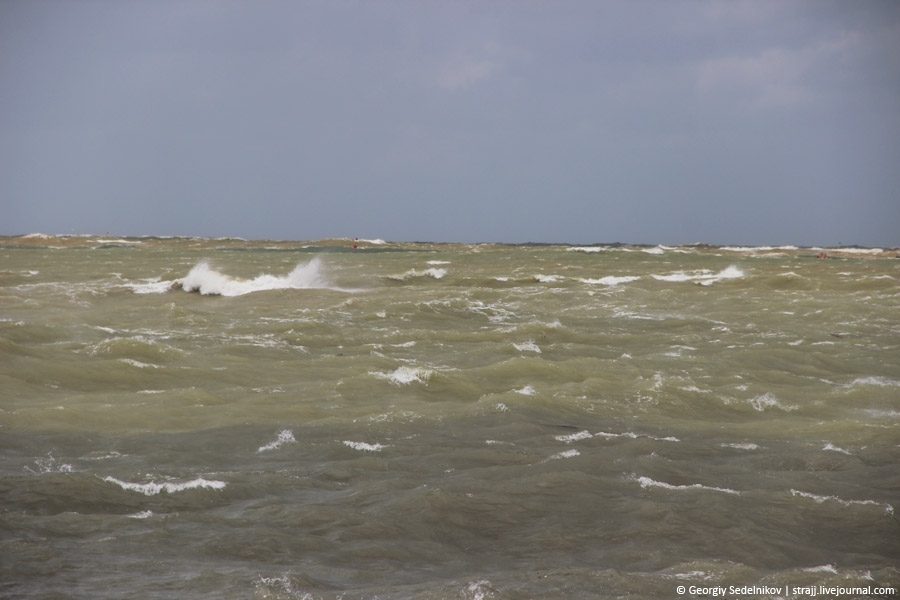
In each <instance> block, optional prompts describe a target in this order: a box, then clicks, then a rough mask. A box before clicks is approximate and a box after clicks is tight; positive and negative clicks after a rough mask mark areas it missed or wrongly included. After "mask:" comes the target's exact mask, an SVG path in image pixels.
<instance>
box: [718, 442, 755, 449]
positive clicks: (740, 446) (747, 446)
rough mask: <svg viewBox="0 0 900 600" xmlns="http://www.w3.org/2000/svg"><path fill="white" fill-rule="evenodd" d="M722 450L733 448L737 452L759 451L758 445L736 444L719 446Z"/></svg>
mask: <svg viewBox="0 0 900 600" xmlns="http://www.w3.org/2000/svg"><path fill="white" fill-rule="evenodd" d="M719 445H720V446H721V447H723V448H735V449H737V450H759V444H752V443H749V442H747V443H737V444H719Z"/></svg>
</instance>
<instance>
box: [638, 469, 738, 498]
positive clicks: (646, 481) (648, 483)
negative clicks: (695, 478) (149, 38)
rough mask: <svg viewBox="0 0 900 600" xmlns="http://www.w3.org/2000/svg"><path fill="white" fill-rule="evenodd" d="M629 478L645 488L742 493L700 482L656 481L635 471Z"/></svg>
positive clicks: (735, 494) (736, 494)
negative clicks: (638, 474)
mask: <svg viewBox="0 0 900 600" xmlns="http://www.w3.org/2000/svg"><path fill="white" fill-rule="evenodd" d="M629 479H631V480H632V481H637V482H638V483H639V484H641V487H642V488H644V489H646V488H649V487H658V488H663V489H666V490H679V491H682V490H709V491H712V492H721V493H723V494H732V495H734V496H740V495H741V492H739V491H737V490H732V489H729V488H720V487H713V486H708V485H702V484H700V483H694V484H691V485H672V484H671V483H665V482H662V481H656V480H655V479H651V478H649V477H638V476H637V475H635V474H634V473H632V474H631V475H630V476H629Z"/></svg>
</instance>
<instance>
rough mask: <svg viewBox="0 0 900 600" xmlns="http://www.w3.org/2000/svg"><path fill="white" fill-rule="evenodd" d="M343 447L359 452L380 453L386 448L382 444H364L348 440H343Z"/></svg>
mask: <svg viewBox="0 0 900 600" xmlns="http://www.w3.org/2000/svg"><path fill="white" fill-rule="evenodd" d="M344 445H345V446H347V447H350V448H353V449H354V450H359V451H360V452H381V451H382V450H384V449H385V448H387V446H385V445H383V444H367V443H365V442H352V441H350V440H344Z"/></svg>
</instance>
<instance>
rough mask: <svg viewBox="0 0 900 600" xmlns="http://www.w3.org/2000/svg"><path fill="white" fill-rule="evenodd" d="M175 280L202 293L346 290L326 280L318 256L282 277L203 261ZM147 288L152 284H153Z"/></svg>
mask: <svg viewBox="0 0 900 600" xmlns="http://www.w3.org/2000/svg"><path fill="white" fill-rule="evenodd" d="M175 283H176V284H180V286H181V288H182V289H183V290H184V291H186V292H199V293H200V294H202V295H204V296H208V295H213V296H242V295H244V294H250V293H253V292H262V291H267V290H285V289H295V290H299V289H311V288H325V289H334V290H338V291H348V290H342V289H341V288H335V287H333V286H330V285H329V284H328V282H327V281H326V280H325V279H324V277H323V275H322V261H321V260H320V259H319V258H318V257H316V258H313V259H312V260H311V261H309V262H308V263H307V264H299V265H297V266H296V267H295V268H294V270H293V271H291V272H290V273H288V274H287V275H285V276H283V277H279V276H277V275H268V274H263V275H259V276H257V277H255V278H253V279H240V278H236V277H231V276H230V275H226V274H224V273H221V272H220V271H217V270H216V269H214V268H212V267H211V266H210V264H209V263H208V262H205V261H204V262H201V263H200V264H198V265H197V266H195V267H194V268H193V269H191V271H190V272H189V273H188V274H187V276H185V277H184V278H183V279H181V280H178V281H176V282H175ZM151 289H156V288H155V286H154V288H151Z"/></svg>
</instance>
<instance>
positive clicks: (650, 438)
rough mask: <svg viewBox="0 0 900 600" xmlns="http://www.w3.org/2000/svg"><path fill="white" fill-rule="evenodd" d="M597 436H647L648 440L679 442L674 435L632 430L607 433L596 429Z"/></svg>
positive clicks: (610, 437) (607, 437) (611, 437)
mask: <svg viewBox="0 0 900 600" xmlns="http://www.w3.org/2000/svg"><path fill="white" fill-rule="evenodd" d="M594 435H595V436H597V437H602V438H606V439H614V438H629V439H632V440H636V439H638V438H647V439H649V440H654V441H657V442H680V441H681V440H680V439H678V438H677V437H675V436H672V435H670V436H668V437H657V436H655V435H648V434H646V433H634V432H633V431H626V432H625V433H609V432H607V431H598V432H597V433H595V434H594Z"/></svg>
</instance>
